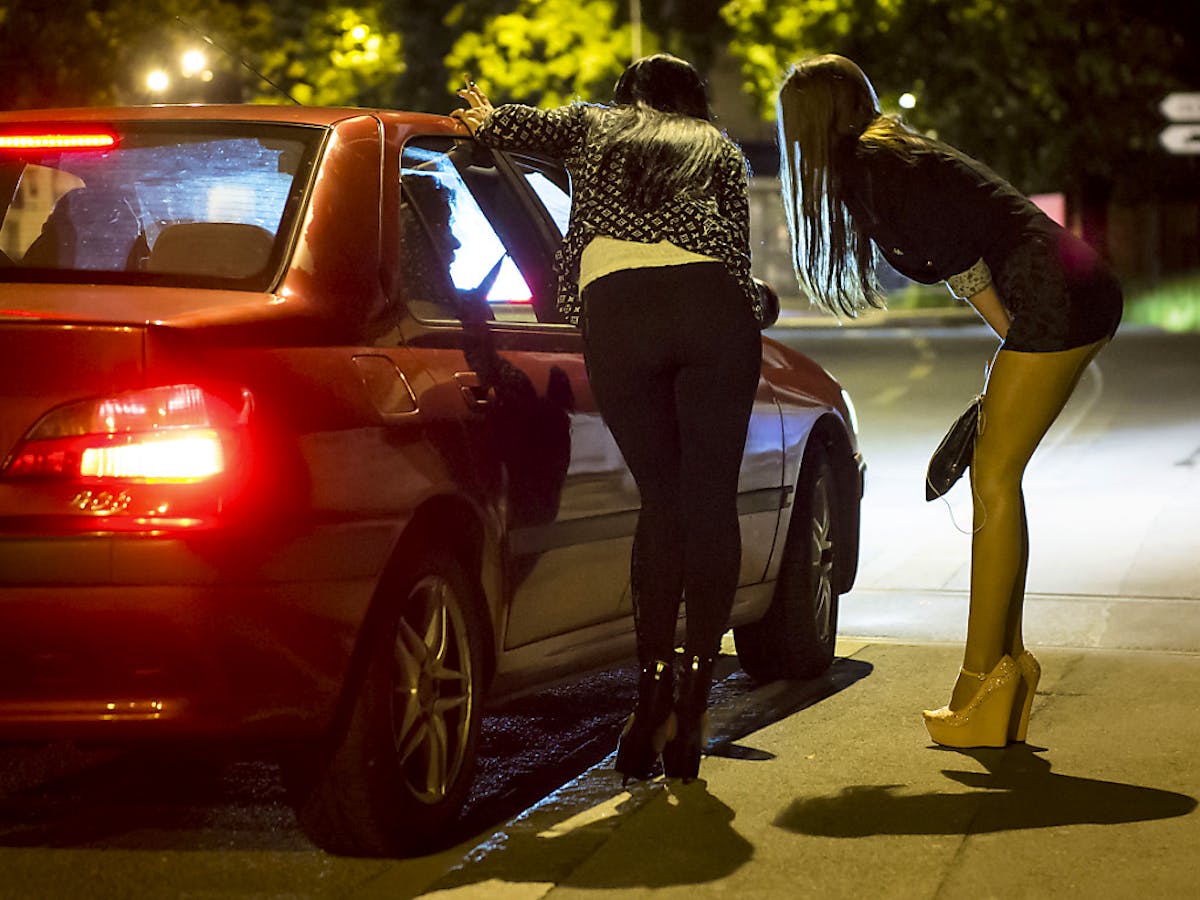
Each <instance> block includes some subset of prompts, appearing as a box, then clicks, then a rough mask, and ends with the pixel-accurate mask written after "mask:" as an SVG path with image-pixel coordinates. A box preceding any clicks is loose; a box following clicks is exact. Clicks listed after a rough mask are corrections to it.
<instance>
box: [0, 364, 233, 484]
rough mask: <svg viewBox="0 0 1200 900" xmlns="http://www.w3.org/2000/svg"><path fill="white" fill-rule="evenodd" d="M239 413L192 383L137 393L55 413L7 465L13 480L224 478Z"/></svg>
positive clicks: (182, 480)
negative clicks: (221, 475) (218, 476)
mask: <svg viewBox="0 0 1200 900" xmlns="http://www.w3.org/2000/svg"><path fill="white" fill-rule="evenodd" d="M237 403H238V404H239V405H240V408H235V407H234V405H232V404H229V403H227V402H226V401H224V400H222V399H220V398H218V397H216V396H215V395H214V394H212V393H210V392H208V391H204V390H202V389H201V388H199V387H197V386H196V385H194V384H177V385H171V386H169V387H159V388H150V389H148V390H144V391H132V392H129V393H124V394H118V395H116V396H112V397H104V398H100V399H94V400H85V401H82V402H79V403H71V404H68V405H66V406H60V407H58V408H57V409H54V410H51V411H50V412H49V413H47V414H46V415H45V416H43V417H42V418H41V420H39V421H38V422H37V424H36V425H34V426H33V428H31V429H30V430H29V432H28V434H26V435H25V438H24V440H22V442H21V443H20V444H19V445H18V447H17V449H16V451H15V452H14V453H13V455H12V456H11V457H10V459H9V462H8V464H7V465H6V466H5V467H4V473H3V474H4V476H5V477H11V478H38V477H40V478H47V477H49V478H67V479H78V480H84V481H90V480H93V479H96V480H118V481H125V482H139V483H177V484H178V483H189V482H195V481H203V480H205V479H207V478H212V477H215V476H217V475H220V474H222V473H223V472H225V471H226V470H227V469H228V467H229V465H230V462H231V461H230V459H229V452H228V446H229V444H230V443H231V440H232V433H233V430H234V429H235V428H237V427H238V426H241V425H244V424H246V420H247V418H248V416H249V412H250V405H251V403H250V394H249V392H248V391H242V392H241V396H240V398H239V399H238V401H237Z"/></svg>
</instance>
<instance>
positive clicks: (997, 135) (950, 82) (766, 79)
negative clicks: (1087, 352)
mask: <svg viewBox="0 0 1200 900" xmlns="http://www.w3.org/2000/svg"><path fill="white" fill-rule="evenodd" d="M1155 6H1156V4H1154V3H1153V2H1151V3H1149V4H1148V3H1146V2H1145V0H1141V2H1134V0H1063V2H1061V3H1053V4H1048V3H1044V2H1041V0H809V2H796V0H730V2H728V3H726V5H725V6H724V8H723V10H722V14H723V16H724V17H725V19H726V21H727V22H728V23H729V25H730V26H731V28H732V29H733V31H734V35H735V37H734V39H733V41H732V48H733V51H734V52H735V53H736V54H737V55H738V57H739V58H740V60H741V62H742V72H743V76H744V79H745V88H746V90H747V91H748V92H750V93H751V94H752V95H753V96H755V97H756V98H757V100H758V102H759V105H760V109H761V110H762V112H763V114H764V115H766V116H771V115H773V109H772V107H773V104H774V97H775V94H776V91H777V89H778V85H779V83H780V82H781V80H782V78H783V76H784V75H785V73H786V70H787V68H788V66H789V65H790V63H791V62H793V61H795V60H798V59H800V58H802V57H804V56H807V55H810V54H813V53H822V52H837V53H842V54H844V55H846V56H849V57H851V58H852V59H854V60H855V61H856V62H858V63H859V64H860V65H862V66H863V68H864V69H865V70H866V71H867V73H868V75H869V76H870V77H871V79H872V81H873V82H874V83H875V86H876V88H877V89H878V90H879V91H880V94H881V98H882V99H883V100H884V102H885V108H886V107H887V106H890V107H891V109H892V110H893V111H894V110H895V109H896V107H895V98H896V97H897V96H898V95H899V94H900V93H902V92H906V91H911V92H912V93H913V94H915V95H916V97H917V98H918V103H917V106H916V107H915V109H913V110H912V111H911V112H908V113H906V115H905V117H906V118H907V119H908V120H909V121H910V122H911V123H912V124H914V125H915V126H917V127H919V128H921V129H923V130H927V131H930V132H932V133H935V134H937V135H938V136H940V137H942V138H944V139H945V140H947V141H949V142H950V143H952V144H955V145H957V146H959V147H961V148H962V149H964V150H965V151H967V152H968V153H971V154H973V155H975V156H978V157H979V158H981V159H984V160H985V161H987V162H989V163H990V164H991V165H993V166H994V167H996V168H997V169H999V170H1000V171H1002V172H1004V173H1005V174H1006V175H1008V176H1009V177H1011V178H1013V179H1014V181H1016V182H1017V183H1018V184H1020V185H1021V186H1022V187H1024V188H1025V189H1026V190H1031V191H1034V190H1045V189H1056V188H1058V187H1061V186H1063V185H1068V186H1070V185H1074V186H1076V187H1082V185H1083V184H1084V183H1085V182H1087V181H1088V180H1097V179H1099V180H1107V179H1111V178H1112V177H1113V176H1114V175H1116V174H1117V173H1118V172H1124V171H1126V170H1127V169H1128V167H1129V166H1130V165H1132V164H1135V161H1136V160H1142V161H1143V162H1144V161H1145V159H1146V154H1147V151H1150V150H1156V148H1154V146H1153V145H1154V140H1155V135H1156V134H1157V132H1158V131H1159V130H1160V129H1161V127H1162V122H1161V117H1160V116H1159V113H1158V110H1157V104H1158V102H1159V101H1160V100H1161V98H1162V97H1163V96H1164V95H1165V94H1166V93H1168V92H1169V91H1170V90H1173V89H1178V88H1179V87H1180V84H1181V83H1180V76H1179V74H1178V73H1179V71H1180V66H1181V58H1182V56H1183V54H1184V53H1185V48H1184V43H1183V36H1182V35H1183V33H1184V32H1183V30H1182V29H1177V28H1174V27H1172V24H1171V22H1170V21H1169V19H1166V20H1165V19H1164V18H1163V17H1162V16H1161V15H1157V14H1156V15H1149V14H1148V12H1147V11H1148V10H1152V9H1153V7H1155ZM1155 12H1158V11H1157V10H1155Z"/></svg>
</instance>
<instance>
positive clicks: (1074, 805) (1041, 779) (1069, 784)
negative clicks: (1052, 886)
mask: <svg viewBox="0 0 1200 900" xmlns="http://www.w3.org/2000/svg"><path fill="white" fill-rule="evenodd" d="M941 752H955V753H961V754H963V755H964V756H969V757H971V758H972V759H974V760H975V761H977V762H978V763H979V764H980V765H982V766H983V767H984V768H985V769H986V770H987V771H986V772H965V771H958V770H953V769H944V770H943V771H942V774H943V775H945V776H946V777H947V778H949V779H951V780H953V781H957V782H958V783H959V784H962V785H965V786H967V787H969V788H977V789H978V790H974V791H971V792H968V793H941V792H939V793H926V794H913V795H906V794H898V793H896V791H897V790H898V789H900V788H902V787H903V786H902V785H887V784H884V785H854V786H851V787H847V788H844V789H843V790H842V791H841V792H840V793H838V794H836V795H833V796H827V797H811V798H802V799H799V800H796V801H795V802H793V803H792V804H791V805H790V806H789V807H788V808H787V809H786V810H785V811H784V812H783V813H782V814H781V815H780V816H779V817H778V818H777V819H776V820H775V824H776V825H778V826H779V827H780V828H784V829H787V830H788V831H794V832H796V833H797V834H808V835H820V836H824V837H865V836H867V835H876V834H921V835H931V834H968V833H970V834H981V833H988V832H997V831H1011V830H1015V829H1029V828H1052V827H1056V826H1061V825H1080V824H1094V825H1114V824H1117V823H1121V822H1143V821H1147V820H1150V819H1169V818H1173V817H1175V816H1183V815H1187V814H1188V813H1190V812H1192V811H1193V810H1194V809H1195V808H1196V800H1195V798H1193V797H1189V796H1187V795H1186V794H1177V793H1174V792H1171V791H1163V790H1159V789H1157V788H1151V787H1142V786H1140V785H1134V784H1123V783H1121V782H1114V781H1099V780H1096V779H1093V778H1076V777H1075V776H1072V775H1059V774H1057V773H1055V772H1052V771H1051V763H1050V761H1049V760H1048V759H1045V758H1043V757H1041V756H1038V753H1042V752H1045V749H1044V748H1035V747H1030V746H1029V745H1027V744H1013V745H1010V746H1008V747H1005V748H1003V749H994V750H993V749H977V750H955V751H950V750H942V751H941Z"/></svg>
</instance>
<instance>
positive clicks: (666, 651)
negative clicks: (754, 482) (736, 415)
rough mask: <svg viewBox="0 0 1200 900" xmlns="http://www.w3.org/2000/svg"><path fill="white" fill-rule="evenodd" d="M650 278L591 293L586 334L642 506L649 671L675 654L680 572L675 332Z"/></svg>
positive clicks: (601, 404)
mask: <svg viewBox="0 0 1200 900" xmlns="http://www.w3.org/2000/svg"><path fill="white" fill-rule="evenodd" d="M653 273H654V270H632V271H628V272H620V273H617V274H614V275H609V276H606V277H604V278H601V279H599V280H598V281H596V282H594V283H593V284H591V285H589V286H588V288H587V295H586V300H587V313H586V315H587V321H586V331H585V335H586V339H585V344H586V355H587V365H588V380H589V382H590V384H591V388H592V394H593V396H594V397H595V400H596V406H597V408H598V409H599V411H600V414H601V416H603V418H604V422H605V424H606V425H607V426H608V429H609V431H610V432H611V433H612V436H613V439H614V440H615V441H616V443H617V446H618V447H619V448H620V450H621V455H622V456H623V457H624V458H625V463H626V465H628V466H629V470H630V472H631V473H632V475H633V479H634V481H635V483H636V484H637V487H638V493H639V495H640V499H641V510H640V512H639V514H638V522H637V531H636V532H635V535H634V542H633V555H632V558H631V560H630V589H631V593H632V595H633V611H634V619H635V622H636V628H637V643H638V658H639V660H640V661H641V664H642V665H643V666H644V667H645V666H650V665H652V664H653V663H654V662H655V661H669V660H671V658H672V657H673V655H674V648H675V623H676V621H677V620H678V617H679V605H680V602H681V601H682V598H683V565H684V562H683V560H684V553H683V528H682V525H681V517H680V483H679V468H680V438H679V429H678V425H677V417H676V408H675V378H676V368H675V364H674V362H673V360H672V356H673V353H672V350H671V346H670V332H671V331H672V330H673V328H674V324H673V323H672V322H670V321H669V319H668V318H667V317H666V316H664V315H663V314H662V312H663V311H662V309H661V305H659V304H656V303H655V302H654V301H655V300H656V299H657V298H656V297H655V289H656V288H657V287H658V286H657V285H656V284H655V282H654V279H653Z"/></svg>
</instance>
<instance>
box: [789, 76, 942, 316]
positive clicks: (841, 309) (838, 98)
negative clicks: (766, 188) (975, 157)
mask: <svg viewBox="0 0 1200 900" xmlns="http://www.w3.org/2000/svg"><path fill="white" fill-rule="evenodd" d="M776 114H777V119H778V127H779V177H780V181H781V184H782V189H783V206H784V211H785V212H786V214H787V223H788V232H789V235H790V237H791V251H792V253H791V255H792V266H793V268H794V269H795V272H796V280H797V281H798V282H799V284H800V287H801V288H802V289H803V290H804V291H805V293H806V294H808V296H809V298H810V299H811V300H812V302H814V303H816V304H817V305H818V306H820V307H822V308H823V309H825V310H826V311H828V312H831V313H833V314H835V315H846V316H849V317H851V318H853V317H854V316H857V315H858V313H859V312H861V311H862V310H864V309H868V308H870V307H876V308H882V307H883V306H884V305H885V303H884V295H883V291H882V289H881V288H880V286H879V281H878V279H877V277H876V274H875V250H874V247H873V246H872V244H871V240H870V238H868V237H867V235H866V233H865V231H864V228H863V224H862V223H860V222H857V221H855V220H854V216H853V215H852V214H851V212H850V211H849V209H848V208H847V207H846V203H845V199H844V198H845V193H844V190H843V187H844V183H843V178H844V167H845V164H846V162H847V160H848V159H850V158H851V157H852V155H853V154H854V153H855V151H856V149H857V148H859V147H864V148H867V149H874V148H880V147H885V148H887V149H889V150H892V151H893V152H897V153H899V154H900V155H901V156H902V157H911V153H912V151H913V149H914V148H915V147H916V146H917V145H918V144H919V142H920V138H919V136H917V135H914V134H913V133H912V132H909V131H908V130H907V129H906V128H905V127H904V126H903V125H902V124H901V123H900V122H899V121H898V120H896V119H894V118H892V117H890V116H884V115H882V114H881V113H880V111H879V101H878V98H877V97H876V95H875V89H874V87H872V85H871V82H870V81H869V80H868V79H867V76H866V74H865V73H864V72H863V71H862V69H860V68H859V67H858V66H857V65H855V64H854V63H853V62H851V61H850V60H849V59H846V58H845V57H844V56H838V55H836V54H832V53H830V54H825V55H822V56H814V57H811V58H809V59H806V60H804V61H802V62H800V63H797V64H796V65H794V66H793V67H792V69H791V71H789V72H788V76H787V78H786V80H785V81H784V83H783V86H782V87H781V88H780V90H779V100H778V104H777V107H776Z"/></svg>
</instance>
